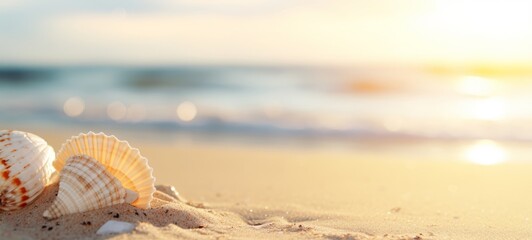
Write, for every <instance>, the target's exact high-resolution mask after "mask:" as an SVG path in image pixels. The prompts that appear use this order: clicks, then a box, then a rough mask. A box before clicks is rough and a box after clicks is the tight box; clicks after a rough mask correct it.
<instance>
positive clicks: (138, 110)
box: [126, 104, 146, 122]
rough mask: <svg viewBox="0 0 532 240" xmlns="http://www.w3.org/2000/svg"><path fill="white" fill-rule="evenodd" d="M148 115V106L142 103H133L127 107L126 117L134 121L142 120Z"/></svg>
mask: <svg viewBox="0 0 532 240" xmlns="http://www.w3.org/2000/svg"><path fill="white" fill-rule="evenodd" d="M145 117H146V108H145V107H144V106H143V105H140V104H132V105H131V106H129V107H128V108H127V115H126V119H127V120H128V121H132V122H140V121H142V120H144V118H145Z"/></svg>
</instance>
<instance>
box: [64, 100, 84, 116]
mask: <svg viewBox="0 0 532 240" xmlns="http://www.w3.org/2000/svg"><path fill="white" fill-rule="evenodd" d="M63 111H64V112H65V114H66V115H67V116H69V117H77V116H79V115H81V114H82V113H83V111H85V102H84V101H83V99H81V98H79V97H71V98H69V99H67V100H66V101H65V103H64V104H63Z"/></svg>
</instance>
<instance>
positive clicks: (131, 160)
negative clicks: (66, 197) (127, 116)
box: [53, 132, 155, 208]
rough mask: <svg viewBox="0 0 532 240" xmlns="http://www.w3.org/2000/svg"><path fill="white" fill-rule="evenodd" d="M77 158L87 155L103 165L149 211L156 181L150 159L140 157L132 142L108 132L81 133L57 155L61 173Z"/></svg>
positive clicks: (136, 202)
mask: <svg viewBox="0 0 532 240" xmlns="http://www.w3.org/2000/svg"><path fill="white" fill-rule="evenodd" d="M75 155H87V156H90V157H92V158H94V159H96V160H97V161H98V162H100V163H101V164H102V165H104V166H105V168H106V169H107V171H108V172H109V173H110V174H112V175H113V176H114V177H116V178H117V179H118V180H119V181H120V182H121V183H122V186H124V188H126V189H129V190H132V191H134V192H136V193H138V195H139V197H138V199H137V200H136V201H134V202H133V203H131V205H133V206H136V207H139V208H149V207H150V202H151V200H152V199H153V193H154V192H155V186H154V184H155V178H154V177H153V175H152V172H153V169H152V168H151V167H150V166H149V165H148V160H147V159H146V158H144V157H143V156H141V155H140V152H139V150H138V149H136V148H132V147H131V146H130V145H129V143H128V142H126V141H120V140H118V139H117V138H116V137H115V136H107V135H105V134H104V133H98V134H96V133H93V132H89V133H87V134H83V133H81V134H80V135H78V136H74V137H72V138H70V139H69V140H67V142H66V143H64V144H63V146H61V149H60V150H59V152H58V153H57V158H56V160H55V161H54V163H53V165H54V167H55V168H56V169H57V171H60V170H61V169H62V168H63V166H64V165H65V163H66V160H67V159H68V158H70V157H71V156H75Z"/></svg>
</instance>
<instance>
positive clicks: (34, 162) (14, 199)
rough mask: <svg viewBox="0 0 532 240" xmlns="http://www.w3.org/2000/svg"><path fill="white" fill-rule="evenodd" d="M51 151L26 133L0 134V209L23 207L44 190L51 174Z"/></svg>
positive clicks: (52, 158) (52, 155)
mask: <svg viewBox="0 0 532 240" xmlns="http://www.w3.org/2000/svg"><path fill="white" fill-rule="evenodd" d="M54 158H55V152H54V149H53V148H52V147H50V146H48V143H46V141H45V140H44V139H42V138H40V137H39V136H37V135H35V134H31V133H27V132H21V131H12V130H1V131H0V174H1V175H0V210H5V211H7V210H15V209H19V208H22V207H25V206H26V205H28V204H29V203H31V202H32V201H33V200H35V199H36V198H37V197H38V196H39V194H41V192H42V191H43V190H44V187H45V186H46V185H48V183H49V182H50V179H51V176H52V174H53V172H54V168H53V167H52V162H53V160H54Z"/></svg>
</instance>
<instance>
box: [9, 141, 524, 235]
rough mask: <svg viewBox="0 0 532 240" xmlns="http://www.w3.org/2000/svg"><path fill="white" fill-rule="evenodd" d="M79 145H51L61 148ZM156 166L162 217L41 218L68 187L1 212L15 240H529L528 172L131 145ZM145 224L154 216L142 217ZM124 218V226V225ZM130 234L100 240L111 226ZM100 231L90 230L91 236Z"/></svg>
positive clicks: (510, 167)
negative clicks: (170, 191) (168, 190)
mask: <svg viewBox="0 0 532 240" xmlns="http://www.w3.org/2000/svg"><path fill="white" fill-rule="evenodd" d="M70 135H72V134H69V133H61V134H58V133H46V132H42V133H41V136H43V137H44V138H46V139H48V140H49V143H50V144H51V145H52V146H53V147H54V148H56V149H57V148H59V147H60V145H61V143H62V141H63V139H66V138H68V137H69V136H70ZM128 140H130V142H131V143H132V144H133V145H134V146H139V148H141V151H142V154H143V155H144V156H146V157H147V158H148V159H150V165H151V166H152V167H153V168H154V174H155V176H156V178H157V184H170V185H173V186H175V188H176V190H177V191H178V192H179V196H180V197H182V198H185V199H187V200H188V201H189V202H185V201H179V200H176V199H174V198H172V197H170V196H168V195H166V194H165V193H162V192H157V194H156V200H155V201H154V206H153V208H152V209H148V210H140V209H136V208H135V207H132V206H129V205H127V204H123V205H117V206H113V207H109V208H105V209H100V210H95V211H91V212H87V213H82V214H75V215H71V216H64V217H61V218H59V219H57V220H51V221H48V220H45V219H44V218H42V217H41V215H42V212H43V211H44V209H45V208H46V207H47V206H48V205H49V204H50V203H51V201H52V200H53V198H54V193H55V192H56V191H57V185H51V186H49V187H48V188H47V190H46V192H45V193H44V194H43V195H42V196H41V197H40V198H39V199H38V200H37V202H36V203H34V204H32V205H30V206H28V207H27V208H25V209H22V210H18V211H13V212H2V213H0V218H1V219H2V225H1V229H2V230H1V233H0V236H2V238H3V239H4V238H5V239H11V238H14V239H19V238H20V239H26V238H29V239H33V238H37V239H52V238H57V239H66V238H73V237H75V238H84V239H107V238H111V239H153V238H178V239H272V238H275V239H294V238H299V239H527V238H529V237H530V236H532V231H531V230H530V228H529V226H530V219H529V218H530V216H531V215H532V207H530V204H529V203H530V202H531V201H532V195H531V194H528V190H529V189H530V188H531V187H532V183H531V181H530V177H529V172H530V171H531V170H532V167H531V166H530V165H528V164H519V163H508V164H502V165H495V166H479V165H473V164H470V163H465V162H459V161H453V160H452V159H451V160H449V161H427V160H426V159H415V158H401V157H397V158H390V157H384V158H383V157H378V156H375V155H360V154H357V153H356V152H353V151H332V150H323V149H314V150H312V149H306V150H304V149H297V148H284V149H280V148H274V147H259V146H255V147H254V146H234V145H207V144H197V143H183V142H175V143H167V144H166V145H165V144H161V143H153V142H149V141H145V140H143V139H128ZM144 213H145V214H146V215H143V214H144ZM117 215H119V217H115V216H117ZM117 219H118V220H121V221H127V222H131V223H134V224H136V227H135V229H134V230H133V232H131V233H127V234H119V235H103V236H102V235H96V234H95V232H96V230H97V229H98V228H99V227H100V226H101V225H102V224H103V223H105V222H106V221H107V220H117ZM89 221H90V222H91V224H90V225H87V224H83V223H84V222H85V223H87V222H89Z"/></svg>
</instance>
